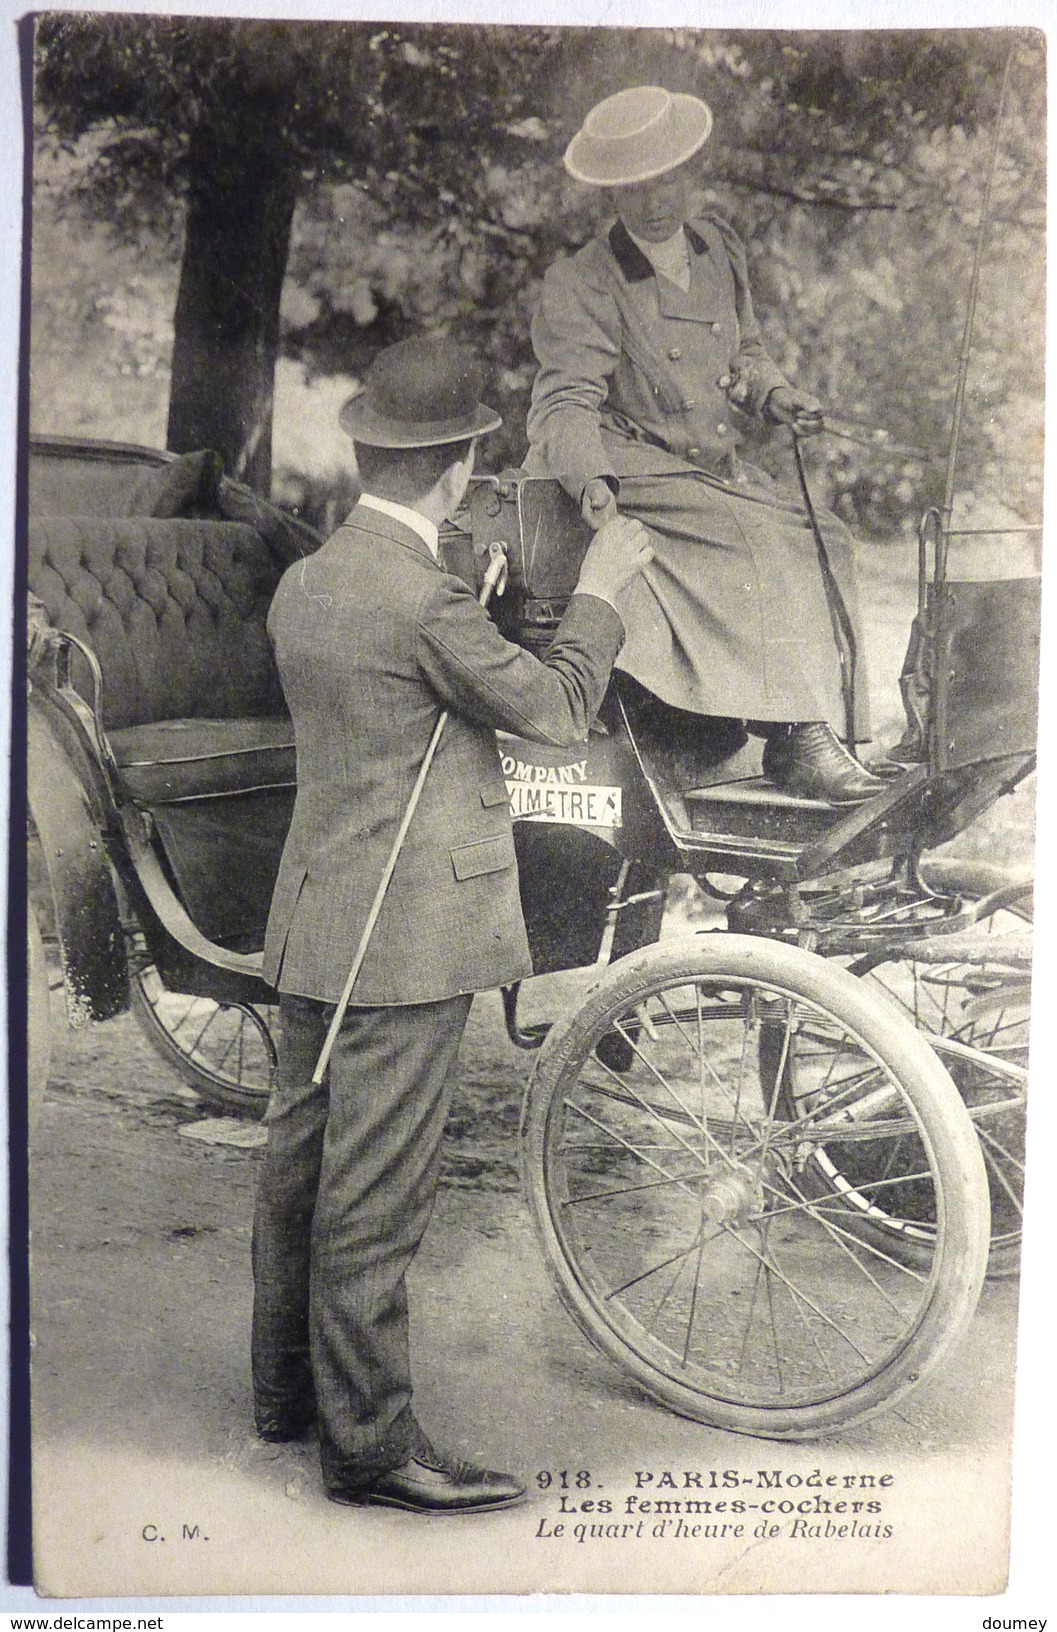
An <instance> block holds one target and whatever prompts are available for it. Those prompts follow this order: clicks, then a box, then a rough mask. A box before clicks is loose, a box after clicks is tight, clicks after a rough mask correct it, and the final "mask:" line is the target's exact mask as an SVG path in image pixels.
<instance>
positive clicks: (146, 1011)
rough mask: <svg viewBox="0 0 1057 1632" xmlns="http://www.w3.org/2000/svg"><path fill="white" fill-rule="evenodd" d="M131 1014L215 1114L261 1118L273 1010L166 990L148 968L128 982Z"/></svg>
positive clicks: (271, 1064) (271, 1065)
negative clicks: (231, 1112) (129, 985)
mask: <svg viewBox="0 0 1057 1632" xmlns="http://www.w3.org/2000/svg"><path fill="white" fill-rule="evenodd" d="M131 990H132V1010H133V1013H134V1014H135V1015H136V1018H137V1019H138V1020H139V1022H140V1024H141V1025H142V1027H143V1029H144V1031H145V1032H146V1034H147V1036H148V1037H149V1038H150V1041H151V1042H152V1043H153V1045H154V1047H155V1048H156V1049H157V1051H158V1053H159V1054H160V1055H161V1056H162V1058H163V1059H164V1060H166V1061H167V1062H168V1063H169V1065H172V1066H175V1067H176V1069H177V1071H179V1073H180V1075H181V1077H183V1079H184V1081H185V1082H186V1083H187V1084H188V1085H189V1086H190V1087H191V1088H193V1089H194V1091H195V1093H196V1094H197V1095H198V1096H199V1098H200V1099H202V1100H204V1101H205V1103H206V1104H207V1105H210V1106H212V1107H213V1108H214V1109H215V1110H221V1111H228V1112H230V1111H235V1112H238V1113H240V1114H242V1115H250V1116H255V1117H261V1116H263V1115H264V1112H265V1110H266V1108H267V1105H268V1094H269V1091H270V1088H271V1078H272V1072H273V1070H274V1069H275V1063H276V1051H275V1042H274V1040H273V1037H272V1027H273V1026H274V1024H275V1022H276V1020H277V1018H278V1010H277V1009H276V1008H274V1007H271V1006H269V1005H265V1004H258V1005H254V1004H249V1003H245V1004H243V1003H214V1002H213V1001H212V999H211V998H208V997H191V996H189V995H188V994H187V993H185V992H171V991H169V989H168V987H167V986H166V985H165V983H164V981H163V980H162V978H161V975H160V974H159V973H158V971H157V969H156V968H155V967H154V965H153V964H150V965H148V966H147V967H146V968H144V969H140V970H138V971H136V972H135V973H134V974H133V975H132V978H131Z"/></svg>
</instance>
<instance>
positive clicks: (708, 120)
mask: <svg viewBox="0 0 1057 1632" xmlns="http://www.w3.org/2000/svg"><path fill="white" fill-rule="evenodd" d="M711 129H712V114H711V111H710V110H709V108H708V106H707V105H706V104H705V103H704V102H702V101H701V99H700V97H697V96H688V95H686V94H685V93H684V92H682V91H666V90H665V89H664V88H663V86H661V85H633V86H632V87H631V89H630V90H626V91H617V93H616V95H615V96H607V97H606V99H605V101H604V102H599V103H598V104H597V105H596V106H595V107H593V108H592V109H591V111H590V113H589V114H588V115H587V118H586V119H585V120H584V122H583V125H582V127H581V128H580V129H579V130H578V131H577V133H576V135H575V136H574V137H573V139H572V141H571V142H570V143H569V145H568V147H567V148H566V149H565V168H566V169H567V170H568V172H569V174H570V175H572V176H575V177H576V179H577V181H586V182H589V183H590V185H591V186H592V187H629V186H631V185H632V184H633V183H634V182H637V181H651V180H652V179H653V177H654V176H663V175H664V173H665V171H666V170H674V169H675V167H676V165H679V164H683V163H685V161H686V160H687V159H689V158H690V157H691V156H692V155H693V154H694V153H696V152H697V150H698V148H700V147H703V146H704V144H705V143H706V142H707V140H708V135H709V132H710V131H711Z"/></svg>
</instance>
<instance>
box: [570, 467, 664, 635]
mask: <svg viewBox="0 0 1057 1632" xmlns="http://www.w3.org/2000/svg"><path fill="white" fill-rule="evenodd" d="M610 497H612V494H610ZM652 560H653V549H652V547H651V545H650V535H649V533H648V532H647V531H646V529H645V527H644V526H643V525H642V522H641V521H633V520H632V518H631V517H630V516H618V515H615V514H614V516H613V518H612V520H611V521H607V522H606V523H605V525H604V526H602V527H600V528H599V529H598V532H597V533H596V534H595V536H594V538H593V539H592V540H591V543H590V545H589V546H588V550H587V554H586V555H585V556H584V563H583V566H582V567H581V568H580V581H579V583H578V584H577V586H576V589H577V592H578V593H579V594H580V595H597V597H598V599H599V600H600V601H608V602H609V604H610V606H612V607H613V608H614V609H615V610H617V611H619V610H620V609H619V607H618V606H617V600H618V597H619V596H620V593H621V591H622V590H625V589H627V587H628V585H629V584H630V583H631V582H632V580H633V579H634V578H636V577H637V576H638V574H639V573H640V572H641V571H642V569H643V567H645V566H648V565H649V563H650V562H651V561H652Z"/></svg>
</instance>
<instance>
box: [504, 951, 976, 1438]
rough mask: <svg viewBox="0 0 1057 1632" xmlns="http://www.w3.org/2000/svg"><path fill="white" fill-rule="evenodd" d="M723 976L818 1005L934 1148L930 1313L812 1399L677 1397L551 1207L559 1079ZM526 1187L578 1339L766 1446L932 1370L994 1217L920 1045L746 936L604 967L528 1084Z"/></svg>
mask: <svg viewBox="0 0 1057 1632" xmlns="http://www.w3.org/2000/svg"><path fill="white" fill-rule="evenodd" d="M724 977H730V978H741V979H745V980H749V981H758V982H759V983H760V984H761V985H764V986H772V987H778V988H780V989H781V990H783V991H785V992H787V993H788V994H789V995H790V996H794V997H801V998H803V999H804V1000H806V1001H808V1002H812V1003H815V1004H817V1005H818V1006H819V1007H820V1008H823V1009H826V1010H828V1011H829V1012H830V1013H831V1014H832V1015H833V1016H834V1017H835V1018H836V1019H838V1020H839V1021H840V1022H841V1023H842V1024H845V1025H847V1026H848V1027H849V1029H851V1030H853V1031H854V1032H856V1033H857V1034H858V1036H859V1037H860V1038H861V1040H862V1042H863V1043H865V1044H866V1045H867V1047H868V1048H870V1049H871V1050H872V1052H873V1053H874V1054H875V1055H876V1056H877V1057H878V1058H879V1059H880V1060H881V1061H882V1062H883V1064H884V1065H885V1066H886V1067H887V1068H888V1069H889V1070H890V1071H891V1072H892V1073H893V1075H894V1076H895V1078H896V1079H897V1080H898V1082H899V1083H900V1085H901V1086H902V1088H903V1090H904V1091H905V1093H906V1094H907V1097H908V1098H909V1099H910V1101H911V1103H912V1105H913V1107H914V1109H915V1111H916V1113H917V1114H918V1116H919V1117H920V1120H921V1124H922V1126H923V1127H924V1129H925V1132H926V1135H927V1137H928V1139H929V1140H930V1142H931V1144H932V1146H933V1154H934V1159H935V1163H936V1168H937V1173H938V1175H939V1179H940V1185H941V1191H942V1195H943V1196H944V1197H946V1198H947V1205H948V1210H949V1217H948V1218H947V1219H946V1221H945V1222H946V1228H945V1229H944V1230H943V1232H942V1235H941V1240H940V1244H939V1249H938V1253H937V1259H936V1270H935V1274H934V1276H933V1280H932V1286H931V1292H930V1295H929V1300H928V1304H927V1308H926V1309H925V1311H924V1314H923V1315H922V1317H921V1319H920V1320H919V1322H918V1324H917V1327H916V1329H915V1330H914V1332H913V1333H912V1335H911V1337H910V1339H909V1340H908V1341H907V1342H906V1344H905V1345H904V1347H903V1348H902V1349H901V1350H900V1351H899V1352H898V1353H897V1354H895V1355H894V1356H893V1357H892V1358H891V1359H890V1360H889V1361H888V1362H887V1363H886V1364H884V1365H883V1366H882V1367H881V1368H880V1369H879V1370H878V1371H877V1372H875V1373H874V1374H872V1375H871V1376H869V1377H867V1378H866V1379H864V1380H863V1381H862V1382H861V1383H860V1384H858V1385H857V1386H856V1387H854V1388H853V1389H852V1390H850V1391H848V1392H845V1393H843V1394H840V1395H838V1396H836V1397H833V1398H830V1399H826V1400H822V1401H819V1402H808V1403H807V1404H799V1405H791V1406H776V1407H772V1406H759V1405H756V1404H752V1403H741V1402H731V1401H729V1400H721V1399H716V1398H714V1397H713V1396H711V1395H706V1394H702V1393H700V1392H698V1391H697V1390H695V1389H691V1388H687V1387H686V1386H685V1385H684V1384H682V1383H680V1382H679V1381H678V1380H676V1379H675V1378H673V1377H671V1376H670V1375H668V1374H666V1373H664V1372H662V1371H660V1370H659V1369H657V1368H656V1367H654V1366H653V1365H651V1364H650V1363H649V1361H648V1360H647V1359H645V1358H644V1357H643V1356H642V1355H641V1354H640V1353H638V1352H637V1351H636V1350H635V1349H634V1348H632V1347H631V1346H630V1345H629V1344H628V1343H627V1342H626V1341H625V1340H624V1339H623V1337H622V1336H621V1335H620V1334H619V1333H618V1332H616V1331H614V1329H613V1327H612V1325H611V1324H610V1322H609V1321H608V1320H607V1318H606V1314H605V1311H604V1309H603V1308H602V1307H601V1305H600V1302H599V1300H597V1299H596V1298H595V1297H594V1296H593V1295H592V1293H591V1290H590V1287H589V1285H588V1280H587V1276H586V1274H585V1273H581V1270H580V1267H579V1265H578V1264H577V1263H575V1262H572V1261H571V1260H570V1258H569V1256H568V1255H567V1251H566V1246H565V1242H564V1239H563V1236H562V1233H561V1231H560V1229H559V1228H558V1227H557V1226H556V1223H555V1218H554V1215H553V1212H552V1207H551V1199H550V1198H551V1185H552V1180H551V1175H550V1172H549V1150H548V1145H549V1136H550V1133H551V1130H552V1128H553V1127H554V1125H555V1119H556V1118H559V1117H560V1115H561V1110H562V1102H563V1094H564V1085H565V1083H566V1080H567V1079H568V1078H569V1077H570V1076H572V1077H575V1075H576V1074H577V1073H578V1071H579V1069H580V1067H581V1066H582V1064H583V1063H584V1061H586V1060H587V1058H588V1056H589V1055H590V1054H591V1051H592V1049H593V1048H594V1047H595V1045H596V1043H597V1041H598V1039H599V1037H601V1036H602V1035H604V1034H605V1033H606V1032H608V1031H610V1030H611V1029H612V1023H613V1018H614V1015H615V1014H619V1013H620V1012H621V1011H624V1010H627V1009H628V1008H630V1007H633V1006H634V1005H636V1004H637V1003H639V1002H643V1001H645V999H646V997H647V996H648V995H649V994H650V993H651V992H653V991H656V990H657V989H658V987H662V986H665V985H670V986H678V985H680V984H686V983H687V982H690V981H693V980H696V979H705V980H707V979H722V978H724ZM521 1165H522V1183H523V1187H524V1192H525V1196H526V1199H527V1202H528V1205H529V1208H530V1210H531V1213H532V1217H533V1221H534V1224H535V1227H536V1231H537V1234H538V1236H539V1240H540V1244H541V1247H542V1250H543V1255H544V1258H545V1261H546V1263H547V1266H548V1269H549V1271H550V1273H551V1276H552V1278H553V1280H554V1283H555V1286H556V1288H557V1290H558V1293H559V1295H560V1297H561V1299H562V1301H563V1303H564V1304H565V1306H566V1308H567V1309H568V1310H569V1312H570V1313H571V1314H572V1316H573V1318H574V1319H575V1320H576V1322H577V1324H578V1325H579V1327H580V1329H581V1330H582V1331H583V1333H584V1334H585V1336H586V1337H587V1338H588V1339H589V1340H590V1341H591V1343H593V1344H594V1346H595V1347H596V1348H597V1349H599V1350H600V1351H601V1352H602V1353H603V1354H604V1355H606V1356H607V1357H608V1358H609V1359H610V1360H611V1361H613V1362H615V1364H616V1365H617V1366H619V1367H620V1368H621V1369H622V1370H623V1371H625V1372H627V1373H628V1374H629V1375H630V1376H631V1377H632V1378H633V1379H634V1380H635V1382H637V1383H638V1384H639V1386H640V1387H641V1388H642V1389H643V1390H644V1391H645V1392H646V1393H647V1394H648V1395H650V1396H651V1397H652V1398H653V1399H655V1400H658V1401H659V1402H660V1403H661V1404H663V1405H665V1406H667V1407H669V1408H670V1409H671V1410H673V1411H675V1412H677V1413H679V1414H680V1415H682V1416H686V1417H690V1418H692V1419H694V1420H695V1421H698V1422H704V1423H708V1424H711V1425H712V1426H713V1427H716V1428H722V1429H727V1430H731V1431H733V1432H736V1433H747V1434H753V1435H758V1436H762V1437H764V1438H769V1439H804V1438H813V1437H817V1436H819V1435H824V1434H828V1433H833V1432H835V1431H837V1430H838V1429H842V1428H846V1427H847V1426H848V1425H849V1424H851V1423H855V1422H858V1421H860V1420H862V1419H863V1418H865V1417H868V1416H871V1415H872V1414H873V1413H874V1412H876V1411H879V1410H882V1409H884V1408H885V1407H887V1406H890V1405H892V1404H893V1403H894V1402H895V1401H896V1400H898V1399H899V1398H900V1397H901V1396H902V1395H904V1394H905V1393H906V1392H907V1391H908V1390H909V1389H911V1388H912V1387H913V1386H914V1385H915V1384H916V1383H917V1382H918V1380H919V1379H920V1378H921V1377H922V1376H924V1375H925V1374H926V1373H927V1372H929V1371H931V1370H932V1369H933V1367H935V1366H936V1365H937V1364H938V1363H939V1361H940V1360H941V1359H942V1357H943V1355H944V1354H945V1353H946V1352H947V1351H948V1349H949V1348H950V1347H951V1345H952V1344H953V1343H954V1342H955V1341H956V1340H957V1339H958V1337H959V1336H960V1335H961V1334H962V1332H963V1331H964V1329H965V1327H966V1325H967V1324H968V1322H969V1320H970V1318H971V1317H972V1314H973V1311H974V1310H975V1308H976V1304H977V1301H978V1298H979V1294H980V1288H981V1286H982V1284H983V1278H984V1271H985V1267H986V1262H987V1249H988V1241H989V1230H990V1218H989V1204H988V1189H987V1180H986V1176H985V1173H984V1166H983V1161H982V1158H981V1155H980V1149H979V1145H978V1142H977V1139H976V1135H975V1132H974V1130H973V1125H972V1122H971V1121H970V1119H969V1116H968V1113H967V1111H966V1109H965V1106H964V1105H963V1104H962V1101H961V1099H960V1097H959V1095H958V1092H957V1090H956V1088H955V1087H954V1084H953V1082H952V1081H951V1079H950V1077H949V1076H948V1074H947V1072H946V1071H945V1070H944V1068H943V1066H942V1065H941V1064H940V1061H939V1060H938V1059H937V1057H936V1055H935V1054H934V1053H933V1051H932V1050H931V1048H929V1046H928V1044H927V1043H925V1042H924V1041H923V1040H922V1038H921V1037H919V1036H918V1034H917V1032H916V1031H915V1029H914V1027H913V1026H912V1025H911V1024H910V1023H909V1021H907V1020H906V1019H905V1018H904V1017H903V1016H902V1015H901V1014H900V1013H899V1012H898V1011H897V1010H895V1009H894V1008H893V1007H892V1006H891V1005H890V1004H889V1003H887V1002H885V1001H883V1000H882V999H881V998H880V997H879V996H878V995H877V994H876V993H874V992H872V991H870V990H869V989H868V988H867V987H866V986H864V985H863V983H862V982H860V981H857V980H856V979H855V977H854V976H852V975H849V974H847V973H846V972H845V971H844V970H842V969H841V968H839V967H838V966H836V965H835V964H833V963H831V962H828V961H827V960H826V959H824V958H821V957H818V956H816V955H815V954H813V953H809V952H804V951H801V950H800V949H799V948H797V947H793V946H786V945H784V944H782V943H779V942H774V941H767V940H763V939H760V938H757V937H755V936H740V935H728V934H707V935H700V936H693V937H685V938H680V939H679V940H678V941H671V942H666V943H663V944H662V945H660V946H651V947H647V948H645V949H643V950H642V951H641V952H636V953H633V954H631V955H630V956H628V957H626V958H623V959H621V960H620V962H619V963H617V964H614V965H612V966H611V967H610V969H609V970H608V971H607V972H606V973H605V974H604V975H603V976H602V977H601V979H600V980H599V981H598V982H597V983H596V984H595V985H594V986H593V987H592V988H591V989H590V991H589V992H588V994H587V996H586V999H585V1001H584V1002H583V1004H582V1006H581V1007H580V1008H579V1009H577V1011H576V1012H575V1013H574V1014H573V1015H572V1016H571V1017H570V1018H569V1019H567V1020H566V1021H565V1022H564V1023H559V1024H558V1025H556V1026H555V1027H554V1029H553V1030H552V1031H551V1033H550V1034H549V1036H548V1038H547V1040H546V1042H545V1044H544V1046H543V1048H542V1050H541V1051H540V1056H539V1059H538V1062H537V1065H536V1070H535V1073H534V1075H533V1078H532V1081H531V1082H530V1084H529V1087H528V1090H527V1093H526V1098H525V1102H524V1107H523V1112H522V1124H521Z"/></svg>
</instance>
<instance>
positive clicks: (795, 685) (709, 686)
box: [607, 438, 869, 740]
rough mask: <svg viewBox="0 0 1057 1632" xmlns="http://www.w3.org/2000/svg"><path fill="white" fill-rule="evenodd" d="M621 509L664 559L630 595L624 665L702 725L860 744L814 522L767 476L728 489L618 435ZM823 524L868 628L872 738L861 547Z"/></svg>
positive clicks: (864, 704)
mask: <svg viewBox="0 0 1057 1632" xmlns="http://www.w3.org/2000/svg"><path fill="white" fill-rule="evenodd" d="M607 442H608V445H609V449H610V452H611V454H612V457H613V460H614V464H615V465H616V468H617V470H618V472H619V476H620V496H619V501H618V502H619V505H620V509H621V511H622V512H623V513H624V514H625V515H629V516H636V517H638V519H639V520H641V521H642V522H644V523H645V524H646V526H647V527H648V528H649V529H650V531H651V533H652V535H653V537H652V543H653V548H654V552H655V553H654V559H653V561H652V562H651V564H650V565H649V567H648V568H647V569H646V571H645V572H644V573H643V574H642V575H641V576H640V577H639V578H638V579H637V580H636V581H635V583H634V584H633V585H632V587H631V588H630V589H629V591H628V592H627V594H626V597H625V599H624V602H623V606H622V610H623V615H624V622H625V626H626V631H627V634H626V639H625V644H624V647H623V649H622V651H621V653H620V656H619V658H618V659H617V667H618V668H621V669H623V670H625V671H626V672H627V673H628V674H631V675H632V676H634V678H635V679H636V680H638V681H639V683H640V684H641V685H643V686H645V687H646V689H647V690H648V691H650V692H652V693H653V694H654V695H655V696H658V697H660V698H661V699H662V700H663V701H664V702H666V703H670V704H672V705H673V706H674V707H676V708H682V709H686V710H688V711H690V712H691V713H697V714H721V715H730V716H733V717H735V718H740V719H748V720H759V721H795V720H826V721H828V722H829V724H831V725H832V726H833V728H834V729H835V730H836V731H837V732H838V733H839V734H840V735H841V736H842V737H843V736H846V734H847V732H846V727H845V718H846V716H845V706H844V698H843V692H842V689H841V663H840V657H839V652H838V645H837V640H836V636H835V633H834V614H833V608H832V607H831V604H830V601H829V600H828V599H827V593H826V583H825V579H824V574H823V566H822V563H821V561H820V558H819V551H818V547H817V544H816V540H815V536H814V533H813V531H812V529H811V525H810V522H809V520H808V518H807V516H806V514H805V512H804V508H803V506H802V504H801V503H800V501H799V498H796V499H793V498H791V497H789V496H788V495H787V494H783V492H782V490H781V489H780V488H779V487H778V485H777V484H776V483H774V482H773V481H772V480H771V478H770V477H768V476H766V475H765V474H764V473H763V472H761V471H757V470H755V469H753V468H752V467H749V466H744V465H743V466H741V467H740V470H739V475H738V478H737V479H736V480H735V481H722V480H720V479H719V478H717V477H714V476H711V475H708V474H706V473H704V472H701V471H697V470H695V469H694V468H693V467H690V466H687V464H686V463H685V462H684V461H681V460H678V459H676V458H674V457H673V456H672V455H670V454H667V453H664V452H663V451H661V450H658V449H656V448H651V447H648V446H644V445H643V444H629V443H627V442H619V441H618V440H617V439H616V438H612V439H609V438H607ZM818 520H819V524H820V529H821V532H822V536H823V541H824V544H825V547H826V556H827V558H828V563H829V567H830V570H831V573H832V577H833V579H834V580H835V582H836V585H837V588H838V591H839V594H840V597H841V599H842V601H843V604H844V608H845V610H846V614H847V618H848V620H849V621H850V624H851V627H852V629H853V631H854V648H855V661H854V663H853V665H852V668H853V672H854V689H855V724H856V732H855V734H856V737H857V738H858V739H859V740H863V739H865V738H866V737H868V736H869V712H868V698H867V677H866V664H865V657H864V652H863V643H862V638H861V632H860V631H861V624H860V618H859V602H858V594H857V590H856V583H855V564H854V545H853V541H852V538H851V535H850V534H849V532H848V530H847V529H846V528H845V527H844V526H843V524H842V523H841V522H840V521H838V519H837V517H836V516H834V515H832V514H831V513H830V512H829V511H826V510H819V511H818Z"/></svg>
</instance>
